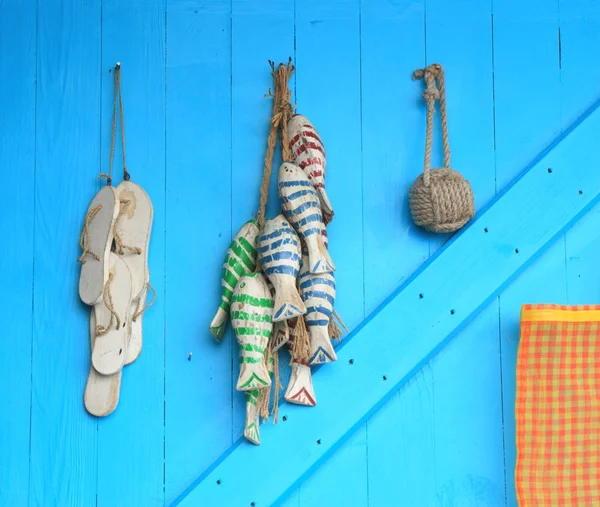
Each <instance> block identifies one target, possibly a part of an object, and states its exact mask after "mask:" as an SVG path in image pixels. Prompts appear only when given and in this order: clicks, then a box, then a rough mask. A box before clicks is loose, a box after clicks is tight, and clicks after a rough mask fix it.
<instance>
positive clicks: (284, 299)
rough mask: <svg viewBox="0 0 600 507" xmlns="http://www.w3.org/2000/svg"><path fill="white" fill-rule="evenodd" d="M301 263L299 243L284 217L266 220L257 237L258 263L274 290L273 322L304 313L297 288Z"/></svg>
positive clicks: (304, 309) (304, 308)
mask: <svg viewBox="0 0 600 507" xmlns="http://www.w3.org/2000/svg"><path fill="white" fill-rule="evenodd" d="M301 260H302V254H301V249H300V239H299V238H298V235H297V234H296V232H295V231H294V229H292V226H291V225H290V224H289V222H288V221H287V220H286V219H285V217H284V216H283V215H278V216H277V217H275V218H273V219H272V220H267V221H266V222H265V224H264V226H263V228H262V229H261V231H260V234H259V236H258V262H259V263H260V265H261V266H262V269H263V272H264V274H265V275H266V276H267V278H268V279H269V281H270V282H271V283H272V284H273V287H274V289H275V306H274V309H273V322H279V321H282V320H286V319H291V318H294V317H297V316H298V315H304V314H305V313H306V307H305V306H304V303H302V299H301V298H300V295H299V294H298V289H297V288H296V277H297V276H298V271H299V270H300V261H301Z"/></svg>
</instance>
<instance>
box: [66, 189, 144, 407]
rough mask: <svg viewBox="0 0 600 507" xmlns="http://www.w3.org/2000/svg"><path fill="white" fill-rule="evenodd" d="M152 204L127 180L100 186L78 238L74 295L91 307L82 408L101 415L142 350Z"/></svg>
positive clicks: (113, 401) (116, 396)
mask: <svg viewBox="0 0 600 507" xmlns="http://www.w3.org/2000/svg"><path fill="white" fill-rule="evenodd" d="M152 218H153V209H152V203H151V202H150V199H149V197H148V195H147V194H146V192H144V190H143V189H142V188H141V187H140V186H139V185H137V184H135V183H133V182H131V181H123V182H122V183H120V184H119V186H118V187H116V188H115V187H112V186H110V185H107V186H105V187H104V188H103V189H102V190H100V192H98V193H97V194H96V196H95V197H94V199H93V200H92V202H91V204H90V206H89V208H88V211H87V215H86V218H85V222H84V226H83V231H82V233H81V238H80V246H81V248H82V254H81V256H80V257H79V259H78V260H79V262H81V264H82V265H81V274H80V278H79V296H80V298H81V300H82V301H83V302H84V303H85V304H87V305H89V306H91V307H92V309H91V312H90V342H91V350H92V354H91V363H92V364H91V367H90V373H89V376H88V381H87V385H86V388H85V395H84V402H85V407H86V409H87V411H88V412H89V413H90V414H92V415H95V416H98V417H102V416H106V415H108V414H110V413H111V412H113V411H114V410H115V408H116V407H117V404H118V402H119V393H120V388H121V373H122V369H123V366H125V365H127V364H131V363H132V362H133V361H135V360H136V359H137V357H138V356H139V354H140V352H141V350H142V314H143V312H144V311H145V310H146V308H148V306H149V305H150V304H152V302H153V300H154V298H153V299H152V301H151V302H150V304H149V305H148V306H146V299H147V295H148V289H151V286H150V271H149V269H148V244H149V242H150V231H151V229H152Z"/></svg>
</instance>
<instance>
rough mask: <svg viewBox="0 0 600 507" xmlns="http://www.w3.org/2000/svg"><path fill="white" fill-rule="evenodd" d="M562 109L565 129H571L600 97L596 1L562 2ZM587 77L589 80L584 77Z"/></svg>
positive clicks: (599, 34)
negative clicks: (579, 117)
mask: <svg viewBox="0 0 600 507" xmlns="http://www.w3.org/2000/svg"><path fill="white" fill-rule="evenodd" d="M558 16H559V23H560V25H559V26H560V32H559V34H560V41H559V42H560V46H559V66H560V90H561V93H560V106H561V116H562V125H563V126H564V125H569V124H570V123H571V122H572V121H573V120H574V119H575V118H577V117H578V116H579V115H580V114H581V113H582V112H583V111H585V110H586V109H587V108H588V107H589V106H590V105H591V104H592V103H593V102H594V101H595V100H596V99H597V98H598V95H599V93H600V90H599V89H598V86H597V83H598V82H599V80H600V67H599V66H598V65H595V64H593V63H592V64H591V62H594V61H595V59H596V57H597V54H596V53H597V51H596V50H597V48H598V47H600V9H598V4H597V3H596V2H595V1H594V0H569V1H565V0H561V1H559V13H558ZM583 76H585V77H583Z"/></svg>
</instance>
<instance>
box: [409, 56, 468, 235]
mask: <svg viewBox="0 0 600 507" xmlns="http://www.w3.org/2000/svg"><path fill="white" fill-rule="evenodd" d="M413 78H414V79H424V80H425V83H426V85H427V88H426V89H425V91H424V92H423V98H424V99H425V101H426V102H427V132H426V135H425V164H424V169H423V174H421V175H420V176H419V177H418V178H417V179H416V180H415V183H414V184H413V186H412V188H411V189H410V192H409V198H408V202H409V205H410V211H411V214H412V217H413V220H414V222H415V224H417V225H418V226H420V227H423V228H424V229H426V230H428V231H431V232H454V231H456V230H458V229H460V228H461V227H462V226H463V225H465V224H466V223H467V222H468V221H469V220H470V219H471V218H473V216H474V215H475V201H474V198H473V190H472V189H471V185H470V184H469V182H468V181H467V180H465V179H464V178H463V177H462V176H461V174H460V173H458V172H456V171H455V170H453V169H450V142H449V141H448V119H447V115H446V91H445V88H444V70H443V68H442V66H441V65H439V64H437V63H435V64H433V65H430V66H429V67H426V68H425V69H417V70H416V71H415V72H414V73H413ZM436 80H437V84H439V89H438V87H437V85H436ZM436 100H439V101H440V117H441V124H442V143H443V146H444V167H441V168H438V169H433V170H432V169H431V145H432V138H433V114H434V112H435V101H436Z"/></svg>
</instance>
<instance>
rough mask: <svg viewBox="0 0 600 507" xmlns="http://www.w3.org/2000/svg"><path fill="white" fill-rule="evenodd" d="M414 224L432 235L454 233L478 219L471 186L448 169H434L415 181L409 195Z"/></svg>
mask: <svg viewBox="0 0 600 507" xmlns="http://www.w3.org/2000/svg"><path fill="white" fill-rule="evenodd" d="M409 204H410V210H411V214H412V217H413V220H414V222H415V224H417V225H418V226H420V227H423V228H424V229H426V230H428V231H431V232H454V231H457V230H458V229H460V228H461V227H462V226H463V225H465V224H466V223H467V222H468V221H469V220H471V218H473V216H475V203H474V199H473V191H472V189H471V185H470V183H469V182H468V181H467V180H465V179H464V178H463V176H462V175H461V174H460V173H459V172H457V171H455V170H453V169H450V168H448V167H442V168H438V169H433V170H431V171H430V172H429V175H428V178H425V176H424V175H423V174H421V175H419V177H418V178H417V179H416V180H415V183H414V184H413V186H412V188H411V189H410V193H409Z"/></svg>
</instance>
